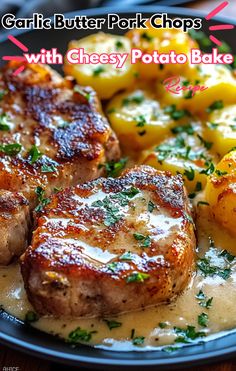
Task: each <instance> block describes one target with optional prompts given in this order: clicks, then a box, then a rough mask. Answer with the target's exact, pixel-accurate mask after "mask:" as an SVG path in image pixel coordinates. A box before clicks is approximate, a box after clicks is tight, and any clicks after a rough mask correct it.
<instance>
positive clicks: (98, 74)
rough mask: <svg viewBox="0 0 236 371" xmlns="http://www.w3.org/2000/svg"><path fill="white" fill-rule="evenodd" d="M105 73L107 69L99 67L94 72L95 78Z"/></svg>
mask: <svg viewBox="0 0 236 371" xmlns="http://www.w3.org/2000/svg"><path fill="white" fill-rule="evenodd" d="M104 71H105V68H104V67H102V66H98V67H97V68H95V69H94V70H93V76H94V77H96V76H100V75H101V73H103V72H104Z"/></svg>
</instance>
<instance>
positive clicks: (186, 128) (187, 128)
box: [171, 124, 195, 135]
mask: <svg viewBox="0 0 236 371" xmlns="http://www.w3.org/2000/svg"><path fill="white" fill-rule="evenodd" d="M171 131H172V133H173V134H180V133H187V134H188V135H193V134H194V131H195V130H194V128H193V126H192V125H191V124H188V125H180V126H176V127H175V128H172V129H171Z"/></svg>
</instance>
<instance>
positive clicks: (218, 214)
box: [206, 150, 236, 236]
mask: <svg viewBox="0 0 236 371" xmlns="http://www.w3.org/2000/svg"><path fill="white" fill-rule="evenodd" d="M206 200H207V201H208V202H209V204H210V206H211V211H212V214H213V216H214V218H215V219H216V220H217V221H218V222H219V223H220V224H221V225H222V226H223V227H225V228H226V229H227V230H228V231H229V232H230V233H231V234H232V235H234V236H235V235H236V228H235V226H236V150H234V151H232V152H230V153H228V154H227V155H225V156H224V157H223V159H222V160H221V161H220V162H219V164H218V165H217V167H216V169H215V172H214V173H213V174H212V175H211V176H210V177H209V178H208V180H207V186H206Z"/></svg>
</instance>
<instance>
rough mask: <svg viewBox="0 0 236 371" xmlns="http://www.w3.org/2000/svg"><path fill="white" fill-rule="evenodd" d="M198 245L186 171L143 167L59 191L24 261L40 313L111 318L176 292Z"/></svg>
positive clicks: (27, 284) (189, 269)
mask: <svg viewBox="0 0 236 371" xmlns="http://www.w3.org/2000/svg"><path fill="white" fill-rule="evenodd" d="M194 249H195V236H194V227H193V224H192V219H191V213H190V209H189V201H188V198H187V195H186V192H185V189H184V186H183V181H182V178H181V176H179V175H177V176H172V175H171V174H170V173H169V172H160V171H157V170H155V169H153V168H151V167H148V166H141V167H135V168H133V169H129V170H127V171H126V172H124V173H123V175H122V176H120V177H119V178H116V179H114V178H107V179H105V178H99V179H97V180H95V181H92V182H88V183H85V184H83V185H78V186H77V187H74V188H70V189H66V190H64V191H62V192H59V193H57V194H56V195H54V196H53V197H52V198H51V202H50V204H48V205H47V206H46V207H45V208H44V210H43V211H42V213H41V215H39V216H38V217H37V227H36V230H35V232H34V235H33V239H32V244H31V246H30V247H29V248H28V249H27V250H26V252H25V254H24V256H23V257H22V262H21V266H22V274H23V278H24V282H25V287H26V290H27V293H28V298H29V300H30V302H31V303H32V304H33V306H34V308H35V309H36V310H37V312H38V313H40V314H43V315H53V316H55V317H79V316H104V315H110V314H115V313H119V312H123V311H127V310H135V309H140V308H142V307H144V306H147V305H151V304H157V303H163V302H166V301H168V300H170V299H172V298H174V297H175V296H176V295H177V294H178V293H179V292H181V291H182V290H183V289H184V288H185V286H186V284H187V283H188V282H189V279H190V277H191V273H192V269H193V261H194Z"/></svg>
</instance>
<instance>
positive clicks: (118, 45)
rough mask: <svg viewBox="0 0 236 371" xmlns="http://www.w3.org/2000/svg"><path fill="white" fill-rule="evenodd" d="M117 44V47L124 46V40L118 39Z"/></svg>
mask: <svg viewBox="0 0 236 371" xmlns="http://www.w3.org/2000/svg"><path fill="white" fill-rule="evenodd" d="M115 46H116V49H120V48H122V47H123V46H124V44H123V43H122V41H120V40H117V41H116V44H115Z"/></svg>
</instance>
